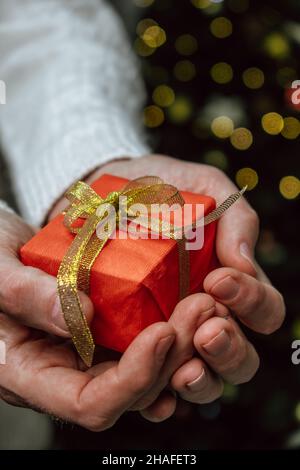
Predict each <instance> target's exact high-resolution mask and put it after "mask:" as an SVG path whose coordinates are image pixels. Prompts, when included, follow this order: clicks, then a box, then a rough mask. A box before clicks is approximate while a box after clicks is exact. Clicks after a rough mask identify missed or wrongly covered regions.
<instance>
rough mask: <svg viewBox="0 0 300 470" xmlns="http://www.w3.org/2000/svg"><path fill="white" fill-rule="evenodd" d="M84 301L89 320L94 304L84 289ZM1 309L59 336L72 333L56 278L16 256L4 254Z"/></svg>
mask: <svg viewBox="0 0 300 470" xmlns="http://www.w3.org/2000/svg"><path fill="white" fill-rule="evenodd" d="M79 297H80V302H81V305H82V309H83V312H84V315H85V317H86V319H87V322H88V323H90V322H91V321H92V317H93V304H92V302H91V300H90V299H89V297H88V296H87V295H86V294H84V293H83V292H80V293H79ZM0 309H1V310H2V311H3V312H4V313H7V314H9V315H11V316H12V317H13V318H14V319H16V320H17V321H19V322H21V323H22V324H23V325H27V326H30V327H33V328H37V329H39V330H42V331H45V332H47V333H50V334H55V335H57V336H62V337H69V336H70V334H69V330H68V327H67V325H66V323H65V320H64V316H63V312H62V310H61V306H60V301H59V297H58V292H57V284H56V279H55V277H53V276H50V275H49V274H46V273H44V272H43V271H41V270H39V269H36V268H32V267H27V266H24V265H23V264H22V263H21V262H20V261H19V260H18V259H17V258H16V257H15V256H11V255H9V254H7V255H4V254H3V255H1V267H0Z"/></svg>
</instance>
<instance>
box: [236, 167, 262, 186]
mask: <svg viewBox="0 0 300 470" xmlns="http://www.w3.org/2000/svg"><path fill="white" fill-rule="evenodd" d="M235 181H236V183H237V185H238V186H239V187H240V188H243V187H244V186H247V191H251V190H252V189H254V188H255V186H257V184H258V174H257V172H256V171H255V170H253V168H241V169H240V170H239V171H238V172H237V173H236V175H235Z"/></svg>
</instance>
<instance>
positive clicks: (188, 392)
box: [171, 357, 223, 404]
mask: <svg viewBox="0 0 300 470" xmlns="http://www.w3.org/2000/svg"><path fill="white" fill-rule="evenodd" d="M171 386H172V388H173V390H175V391H176V392H177V393H178V394H179V395H180V396H181V398H183V399H184V400H186V401H190V402H192V403H198V404H203V403H210V402H212V401H214V400H216V399H217V398H219V397H220V396H221V395H222V393H223V382H222V380H221V379H220V377H218V376H217V375H213V374H212V373H211V372H210V370H209V369H208V367H207V366H206V365H205V363H204V361H202V360H201V359H200V358H197V357H194V358H193V359H191V360H190V361H188V362H186V363H185V364H184V365H183V366H181V367H180V368H179V369H178V370H177V371H176V372H175V374H174V375H173V377H172V380H171Z"/></svg>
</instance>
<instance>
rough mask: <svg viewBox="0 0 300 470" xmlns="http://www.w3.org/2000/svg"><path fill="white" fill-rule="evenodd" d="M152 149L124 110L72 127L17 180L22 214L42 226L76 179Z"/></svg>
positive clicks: (15, 183) (31, 221)
mask: <svg viewBox="0 0 300 470" xmlns="http://www.w3.org/2000/svg"><path fill="white" fill-rule="evenodd" d="M126 119H127V120H126ZM149 152H150V149H149V148H148V146H147V145H146V144H145V143H144V142H143V139H142V133H139V132H138V131H137V130H136V128H134V127H133V125H132V122H128V116H126V115H125V114H123V113H122V112H120V113H118V114H115V113H114V115H110V116H106V118H105V121H101V124H97V123H95V124H93V125H90V126H87V127H84V128H82V129H73V130H72V132H70V133H69V134H68V135H65V137H64V139H63V142H57V143H55V144H54V145H52V146H49V148H47V149H46V150H45V152H43V153H42V154H41V155H40V157H39V159H38V160H37V162H36V163H35V165H34V167H32V168H28V167H27V168H26V169H25V171H24V174H23V175H22V176H21V177H20V178H18V179H16V180H15V181H14V185H15V188H16V196H17V199H18V203H19V206H20V209H21V211H22V214H23V216H24V217H25V218H26V220H28V222H30V223H32V224H34V225H36V226H40V225H41V224H42V223H43V222H44V220H45V219H46V216H47V214H48V213H49V211H50V210H51V208H52V207H53V205H54V204H55V203H56V202H57V201H58V200H59V198H60V197H62V196H63V195H64V193H65V191H66V190H67V189H68V188H69V187H70V186H71V185H72V184H73V183H74V182H75V181H78V180H80V179H83V178H84V177H85V176H87V175H88V174H90V173H91V172H92V171H94V170H95V169H97V168H98V167H99V166H101V165H104V164H105V163H108V162H109V161H111V160H114V159H118V158H122V157H130V158H135V157H141V156H143V155H146V154H148V153H149Z"/></svg>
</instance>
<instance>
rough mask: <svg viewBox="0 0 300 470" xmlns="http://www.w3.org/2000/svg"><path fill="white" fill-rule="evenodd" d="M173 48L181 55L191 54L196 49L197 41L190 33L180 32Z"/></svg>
mask: <svg viewBox="0 0 300 470" xmlns="http://www.w3.org/2000/svg"><path fill="white" fill-rule="evenodd" d="M175 49H176V51H177V52H178V53H179V54H181V55H186V56H189V55H193V54H194V53H195V52H196V51H197V49H198V42H197V39H196V38H195V36H192V35H191V34H182V35H181V36H179V37H178V38H177V39H176V41H175Z"/></svg>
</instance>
